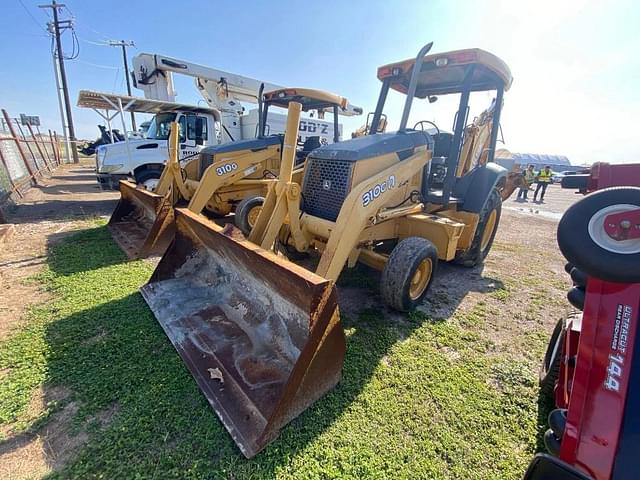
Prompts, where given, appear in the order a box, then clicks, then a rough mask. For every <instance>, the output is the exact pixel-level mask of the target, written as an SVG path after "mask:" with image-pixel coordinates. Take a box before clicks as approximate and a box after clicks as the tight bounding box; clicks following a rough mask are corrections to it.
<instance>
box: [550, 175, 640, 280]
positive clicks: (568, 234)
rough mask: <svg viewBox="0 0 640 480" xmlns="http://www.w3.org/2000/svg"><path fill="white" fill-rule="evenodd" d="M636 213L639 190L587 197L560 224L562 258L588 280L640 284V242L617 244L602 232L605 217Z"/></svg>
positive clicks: (615, 190)
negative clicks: (591, 278)
mask: <svg viewBox="0 0 640 480" xmlns="http://www.w3.org/2000/svg"><path fill="white" fill-rule="evenodd" d="M635 209H640V188H638V187H614V188H607V189H604V190H600V191H597V192H595V193H592V194H590V195H588V196H586V197H585V198H583V199H582V200H580V201H578V202H577V203H575V204H574V205H572V206H571V207H569V209H568V210H567V211H566V212H565V214H564V215H563V217H562V219H561V220H560V223H559V225H558V245H559V247H560V250H561V251H562V254H563V255H564V256H565V258H566V259H567V260H568V261H569V262H570V263H571V264H573V265H574V266H575V267H577V268H579V269H580V270H582V271H583V272H584V273H586V274H587V275H589V276H592V277H596V278H599V279H602V280H606V281H609V282H620V283H638V282H640V238H632V239H628V240H622V241H617V240H615V239H613V238H611V237H610V236H609V235H608V234H607V233H606V231H605V230H604V220H605V219H606V218H607V216H608V215H612V214H616V213H622V212H625V211H629V210H635ZM631 228H635V226H634V225H632V226H631Z"/></svg>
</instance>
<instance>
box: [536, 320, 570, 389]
mask: <svg viewBox="0 0 640 480" xmlns="http://www.w3.org/2000/svg"><path fill="white" fill-rule="evenodd" d="M565 324H566V322H565V319H564V318H561V319H560V320H558V323H556V326H555V327H554V329H553V333H551V338H550V339H549V345H547V351H546V352H545V354H544V358H543V360H542V365H540V372H539V375H538V381H539V385H540V391H541V392H542V394H543V395H545V396H548V397H552V396H553V392H554V389H555V386H556V382H557V381H558V376H559V375H560V359H561V358H562V348H563V344H564V339H565V335H566V333H565Z"/></svg>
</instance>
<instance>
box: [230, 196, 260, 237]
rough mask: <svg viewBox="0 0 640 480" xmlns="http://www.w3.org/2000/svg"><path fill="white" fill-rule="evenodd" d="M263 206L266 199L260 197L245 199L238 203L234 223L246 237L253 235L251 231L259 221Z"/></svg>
mask: <svg viewBox="0 0 640 480" xmlns="http://www.w3.org/2000/svg"><path fill="white" fill-rule="evenodd" d="M263 204H264V197H258V196H256V197H247V198H244V199H242V201H241V202H240V203H238V206H237V207H236V216H235V219H234V223H235V224H236V227H238V228H239V229H240V230H241V231H242V233H244V234H245V236H247V235H249V233H251V229H252V228H253V226H254V225H255V224H256V220H258V215H260V210H262V205H263Z"/></svg>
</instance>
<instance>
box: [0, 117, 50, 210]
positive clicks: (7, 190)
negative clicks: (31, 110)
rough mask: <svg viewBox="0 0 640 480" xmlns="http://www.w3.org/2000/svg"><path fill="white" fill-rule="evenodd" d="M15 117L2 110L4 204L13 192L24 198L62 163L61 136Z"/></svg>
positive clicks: (0, 191)
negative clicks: (25, 193)
mask: <svg viewBox="0 0 640 480" xmlns="http://www.w3.org/2000/svg"><path fill="white" fill-rule="evenodd" d="M32 123H34V122H31V121H28V120H27V121H25V119H22V120H21V119H17V118H12V117H11V116H10V115H9V113H7V111H6V110H4V109H2V116H1V117H0V205H1V204H3V203H4V202H5V201H6V200H7V199H8V198H10V197H11V196H12V195H13V194H15V195H17V196H19V197H21V196H22V195H23V193H24V191H25V190H27V189H28V188H29V187H30V186H32V185H34V184H37V183H38V181H39V180H40V179H42V178H43V177H44V176H45V175H47V174H48V173H51V172H52V171H53V170H54V169H55V168H56V167H57V166H59V165H60V164H61V163H62V156H61V149H60V142H59V141H58V135H57V134H56V132H55V131H54V132H52V131H51V130H41V128H40V125H37V124H32Z"/></svg>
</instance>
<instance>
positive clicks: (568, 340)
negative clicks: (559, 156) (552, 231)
mask: <svg viewBox="0 0 640 480" xmlns="http://www.w3.org/2000/svg"><path fill="white" fill-rule="evenodd" d="M562 186H563V187H564V188H575V189H578V190H579V191H580V193H583V194H589V195H587V196H585V198H583V199H581V200H580V201H578V202H576V203H575V204H574V205H573V206H572V207H570V208H569V209H568V210H567V212H566V213H565V214H564V216H563V217H562V220H561V221H560V223H559V225H558V245H559V246H560V250H561V251H562V253H563V255H564V256H565V257H566V258H567V260H568V262H569V263H568V264H567V271H568V272H569V273H570V275H571V278H572V279H573V283H574V287H573V288H572V289H571V290H570V291H569V294H568V295H567V297H568V299H569V302H570V303H571V304H572V305H573V306H574V307H575V308H576V312H575V313H574V314H572V315H570V316H569V317H568V318H567V319H564V320H562V321H560V322H559V323H558V325H556V328H555V330H554V332H553V334H552V336H551V341H550V342H549V347H548V349H547V353H546V355H545V359H544V362H543V366H542V369H541V374H540V385H541V388H542V390H543V392H545V393H548V394H552V395H553V396H554V397H553V398H554V400H555V405H556V409H555V410H553V411H552V412H551V413H550V414H549V430H547V432H546V434H545V437H544V440H545V445H546V447H547V450H548V452H549V453H548V454H538V455H536V457H535V458H534V459H533V461H532V462H531V464H530V465H529V469H528V470H527V473H526V474H525V477H524V478H525V480H542V479H544V480H552V479H553V480H577V479H581V480H582V479H589V480H621V479H637V478H640V333H638V332H637V330H638V323H639V321H640V315H639V311H640V188H638V187H639V186H640V164H635V165H631V164H630V165H609V164H606V163H599V164H595V165H594V166H593V167H592V169H591V172H590V174H588V175H572V176H570V177H566V178H565V179H563V182H562ZM591 192H594V193H591Z"/></svg>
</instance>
